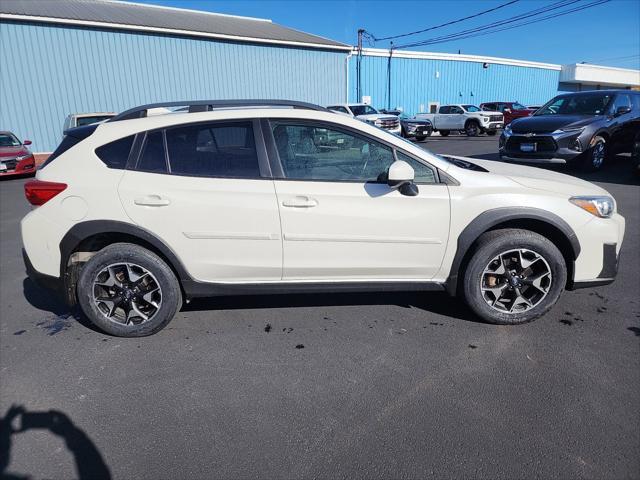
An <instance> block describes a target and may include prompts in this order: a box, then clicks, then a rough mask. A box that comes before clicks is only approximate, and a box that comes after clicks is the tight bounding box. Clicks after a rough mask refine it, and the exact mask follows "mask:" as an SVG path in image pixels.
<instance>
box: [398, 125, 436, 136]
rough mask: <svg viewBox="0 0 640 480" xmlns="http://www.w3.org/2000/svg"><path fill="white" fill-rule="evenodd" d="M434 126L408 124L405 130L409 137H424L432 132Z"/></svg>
mask: <svg viewBox="0 0 640 480" xmlns="http://www.w3.org/2000/svg"><path fill="white" fill-rule="evenodd" d="M432 130H433V128H432V127H431V126H430V125H416V126H412V125H408V126H405V128H404V131H405V133H406V135H407V137H423V136H427V135H430V134H431V131H432Z"/></svg>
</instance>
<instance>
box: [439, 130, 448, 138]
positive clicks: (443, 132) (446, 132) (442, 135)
mask: <svg viewBox="0 0 640 480" xmlns="http://www.w3.org/2000/svg"><path fill="white" fill-rule="evenodd" d="M447 135H449V130H440V136H441V137H446V136H447Z"/></svg>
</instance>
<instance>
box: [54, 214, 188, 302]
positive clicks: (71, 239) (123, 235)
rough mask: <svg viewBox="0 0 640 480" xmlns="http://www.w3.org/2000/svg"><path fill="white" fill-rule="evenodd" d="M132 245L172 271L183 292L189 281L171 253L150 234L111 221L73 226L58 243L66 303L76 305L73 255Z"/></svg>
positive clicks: (186, 274) (166, 246)
mask: <svg viewBox="0 0 640 480" xmlns="http://www.w3.org/2000/svg"><path fill="white" fill-rule="evenodd" d="M120 242H125V243H132V244H135V245H139V246H141V247H144V248H146V249H148V250H150V251H152V252H153V253H155V254H156V255H158V256H159V257H160V258H161V259H162V260H163V261H164V262H165V263H166V264H167V265H168V266H169V268H171V270H173V273H174V274H175V275H176V277H177V278H178V281H179V283H180V285H181V288H182V283H183V282H184V281H185V280H191V277H190V275H189V274H188V272H187V270H186V268H185V267H184V265H183V264H182V262H181V261H180V260H179V259H178V256H177V255H176V254H175V253H174V252H173V250H172V249H171V248H170V247H169V246H168V245H166V244H165V243H164V242H163V241H162V240H160V239H159V238H158V237H156V236H155V235H154V234H153V233H151V232H149V231H147V230H145V229H144V228H142V227H138V226H136V225H131V224H128V223H124V222H118V221H114V220H92V221H87V222H82V223H78V224H76V225H74V226H73V227H72V228H71V229H70V230H69V231H68V232H67V233H66V235H65V236H64V237H63V238H62V240H61V241H60V278H63V279H64V291H65V300H66V301H67V303H68V304H69V305H75V304H76V301H77V300H76V288H75V287H76V282H77V280H78V276H79V269H78V268H75V266H77V265H80V264H82V263H83V262H78V263H74V264H71V265H70V264H69V261H70V258H71V256H72V255H73V254H74V253H76V252H97V251H99V250H101V249H102V248H104V247H106V246H107V245H111V244H113V243H120Z"/></svg>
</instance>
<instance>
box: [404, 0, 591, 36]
mask: <svg viewBox="0 0 640 480" xmlns="http://www.w3.org/2000/svg"><path fill="white" fill-rule="evenodd" d="M580 1H582V0H561V1H559V2H555V3H552V4H550V5H546V6H544V7H540V8H536V9H533V10H529V11H527V12H523V13H520V14H518V15H515V16H513V17H509V18H505V19H503V20H498V21H497V22H492V23H487V24H485V25H480V26H478V27H473V28H470V29H467V30H462V31H460V32H457V33H452V34H447V35H444V36H441V37H435V38H431V39H428V40H420V41H417V42H415V43H410V44H406V45H402V46H400V47H397V48H407V47H413V46H417V45H420V44H422V43H424V42H429V41H431V40H436V39H437V40H441V39H445V38H454V37H457V36H459V35H466V34H469V33H475V32H479V31H481V30H485V29H487V28H496V27H500V26H503V25H508V24H510V23H514V22H518V21H520V20H525V19H527V18H531V17H535V16H538V15H542V14H544V13H548V12H550V11H553V10H557V9H559V8H564V7H568V6H570V5H573V4H574V3H578V2H580Z"/></svg>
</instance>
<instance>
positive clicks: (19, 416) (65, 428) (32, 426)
mask: <svg viewBox="0 0 640 480" xmlns="http://www.w3.org/2000/svg"><path fill="white" fill-rule="evenodd" d="M28 430H48V431H49V432H51V434H53V435H55V436H57V437H60V438H61V439H62V440H64V443H65V445H66V447H67V449H68V450H69V452H70V453H71V455H72V456H73V459H74V462H75V466H76V473H77V477H78V478H79V479H80V480H84V479H92V480H93V479H95V480H103V479H110V478H111V472H110V470H109V467H108V466H107V464H106V463H105V461H104V459H103V458H102V455H101V454H100V451H99V450H98V448H97V447H96V445H95V444H94V443H93V441H91V438H89V436H88V435H87V434H86V433H85V432H84V431H83V430H82V429H80V428H78V427H77V426H76V425H74V424H73V422H72V421H71V419H70V418H69V417H68V416H67V415H65V414H64V413H62V412H60V411H57V410H48V411H38V412H30V411H27V410H26V409H25V408H24V407H23V406H15V405H14V406H12V407H11V408H9V410H7V413H6V414H5V416H4V417H1V418H0V478H3V479H28V478H31V476H30V475H24V474H17V473H12V472H8V471H7V468H8V467H9V463H10V461H11V446H12V439H13V437H15V436H17V435H19V434H21V433H23V432H26V431H28Z"/></svg>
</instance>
